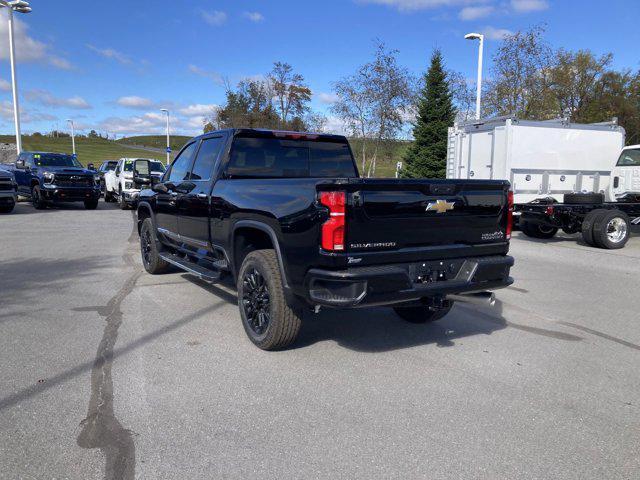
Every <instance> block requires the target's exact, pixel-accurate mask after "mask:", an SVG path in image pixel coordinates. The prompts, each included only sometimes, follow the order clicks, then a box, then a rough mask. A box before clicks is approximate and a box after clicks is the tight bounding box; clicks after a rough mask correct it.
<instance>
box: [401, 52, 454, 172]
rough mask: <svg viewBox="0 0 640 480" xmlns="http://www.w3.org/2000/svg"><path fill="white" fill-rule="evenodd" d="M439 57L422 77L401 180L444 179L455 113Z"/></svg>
mask: <svg viewBox="0 0 640 480" xmlns="http://www.w3.org/2000/svg"><path fill="white" fill-rule="evenodd" d="M451 98H452V96H451V90H450V88H449V82H448V81H447V74H446V72H445V71H444V68H443V65H442V53H441V52H440V50H436V51H435V52H434V53H433V55H432V56H431V65H430V67H429V70H428V71H427V73H426V74H425V76H424V84H423V87H422V89H421V91H420V94H419V98H418V102H417V107H418V114H417V115H416V122H415V124H414V127H413V138H414V142H413V144H412V145H411V146H410V147H409V149H408V150H407V152H406V154H405V156H404V159H403V160H404V166H403V169H402V176H403V177H406V178H444V177H445V174H446V163H447V128H448V127H450V126H452V125H453V121H454V119H455V114H456V112H455V109H454V107H453V103H452V100H451Z"/></svg>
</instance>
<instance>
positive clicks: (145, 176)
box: [133, 159, 151, 185]
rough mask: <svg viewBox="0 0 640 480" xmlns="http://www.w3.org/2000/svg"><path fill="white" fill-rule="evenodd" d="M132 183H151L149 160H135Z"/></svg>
mask: <svg viewBox="0 0 640 480" xmlns="http://www.w3.org/2000/svg"><path fill="white" fill-rule="evenodd" d="M133 183H135V184H136V185H151V162H149V160H142V159H139V160H136V161H135V163H134V164H133Z"/></svg>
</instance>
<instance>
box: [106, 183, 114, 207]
mask: <svg viewBox="0 0 640 480" xmlns="http://www.w3.org/2000/svg"><path fill="white" fill-rule="evenodd" d="M104 201H105V202H106V203H111V202H112V201H113V194H112V193H111V192H110V191H109V190H107V186H106V185H105V187H104Z"/></svg>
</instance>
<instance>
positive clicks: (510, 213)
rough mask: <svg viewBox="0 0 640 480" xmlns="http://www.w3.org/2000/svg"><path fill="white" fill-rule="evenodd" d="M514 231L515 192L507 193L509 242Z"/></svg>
mask: <svg viewBox="0 0 640 480" xmlns="http://www.w3.org/2000/svg"><path fill="white" fill-rule="evenodd" d="M512 231H513V191H512V190H509V193H507V240H510V239H511V232H512Z"/></svg>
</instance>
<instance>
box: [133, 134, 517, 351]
mask: <svg viewBox="0 0 640 480" xmlns="http://www.w3.org/2000/svg"><path fill="white" fill-rule="evenodd" d="M149 167H150V166H149V164H148V161H145V160H138V161H136V164H135V166H134V181H135V182H136V183H138V184H140V185H145V184H146V185H147V187H150V188H146V189H144V190H143V191H142V192H141V194H140V200H139V205H138V209H137V221H138V231H139V233H140V244H141V253H142V260H143V264H144V267H145V269H146V270H147V271H148V272H149V273H152V274H156V273H161V272H164V271H166V270H167V268H168V267H169V266H170V265H173V266H177V267H179V268H181V269H183V270H185V271H187V272H189V273H192V274H194V275H197V276H199V277H200V278H202V279H203V280H206V281H210V282H215V281H218V280H219V279H220V278H221V276H222V275H225V274H230V275H231V276H232V278H233V280H234V281H235V283H236V285H237V288H238V305H239V308H240V316H241V318H242V322H243V325H244V328H245V331H246V332H247V334H248V336H249V338H250V339H251V340H252V341H253V342H254V343H255V344H256V345H257V346H258V347H260V348H262V349H266V350H273V349H279V348H284V347H286V346H287V345H289V344H290V343H291V342H292V341H293V340H294V339H295V338H296V335H297V333H298V331H299V328H300V322H301V314H302V311H303V310H304V309H305V308H307V309H312V310H314V311H316V312H317V311H318V310H319V309H320V307H333V308H353V307H365V306H375V305H390V306H393V307H394V309H395V311H396V312H397V313H398V315H399V316H400V317H402V318H404V319H405V320H408V321H411V322H427V321H433V320H437V319H439V318H442V317H443V316H444V315H445V314H446V313H447V312H448V311H449V309H450V308H451V306H452V303H453V300H452V298H455V297H456V294H461V293H463V292H480V291H486V290H489V289H497V288H502V287H506V286H508V285H510V284H511V283H512V282H513V280H512V279H511V278H510V277H509V270H510V268H511V266H512V265H513V259H512V258H511V257H510V256H508V255H507V253H508V250H509V238H510V235H511V221H512V195H511V194H510V191H509V183H508V182H506V181H488V180H402V179H401V180H398V179H364V178H359V176H358V171H357V167H356V165H355V162H354V159H353V155H352V152H351V149H350V147H349V143H348V141H347V139H346V138H345V137H343V136H338V135H325V134H301V133H292V132H278V131H263V130H251V129H236V130H225V131H217V132H211V133H207V134H205V135H203V136H200V137H197V138H194V139H192V140H190V141H189V142H188V143H187V144H186V145H185V146H184V148H183V149H182V150H181V151H180V153H179V154H178V156H177V158H176V159H175V161H174V162H173V164H172V165H171V167H170V168H169V169H167V171H166V172H165V174H164V176H163V177H162V178H161V179H160V180H159V181H156V180H153V179H152V177H151V176H150V168H149ZM457 296H458V297H462V296H461V295H457Z"/></svg>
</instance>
